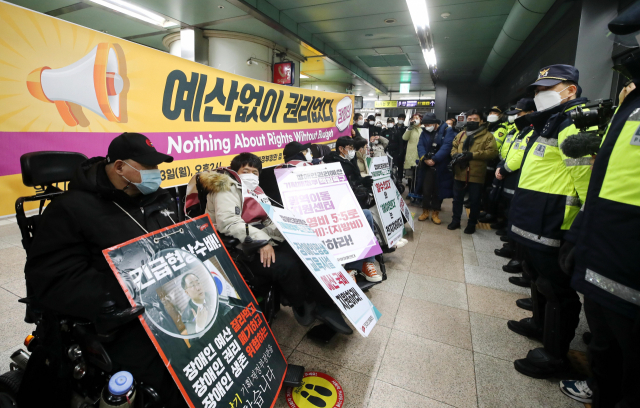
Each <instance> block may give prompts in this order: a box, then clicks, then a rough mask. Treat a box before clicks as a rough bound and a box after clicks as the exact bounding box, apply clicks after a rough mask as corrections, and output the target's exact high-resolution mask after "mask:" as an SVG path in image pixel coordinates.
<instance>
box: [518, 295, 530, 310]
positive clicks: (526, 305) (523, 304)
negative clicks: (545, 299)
mask: <svg viewBox="0 0 640 408" xmlns="http://www.w3.org/2000/svg"><path fill="white" fill-rule="evenodd" d="M516 306H518V307H519V308H520V309H524V310H528V311H530V312H533V299H531V298H524V299H518V300H516Z"/></svg>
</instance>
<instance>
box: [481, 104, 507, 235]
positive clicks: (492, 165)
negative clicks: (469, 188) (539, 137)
mask: <svg viewBox="0 0 640 408" xmlns="http://www.w3.org/2000/svg"><path fill="white" fill-rule="evenodd" d="M487 123H488V129H489V132H491V133H492V134H493V137H494V138H495V139H496V146H497V147H498V152H500V149H501V148H502V144H503V143H504V140H505V138H506V136H507V133H508V132H509V130H510V127H509V126H507V123H505V116H504V114H503V111H502V109H501V108H500V107H499V106H492V107H491V110H489V113H488V114H487ZM498 160H499V158H498V157H496V158H495V159H494V160H491V161H489V162H488V163H487V175H486V177H485V178H484V181H485V185H484V190H483V193H482V208H483V210H484V211H485V214H484V216H482V217H480V218H479V219H478V222H482V223H493V222H495V221H496V220H497V214H496V211H497V202H496V199H497V194H496V195H492V194H491V191H492V188H493V187H492V184H493V183H492V182H493V180H494V175H493V174H494V173H495V171H496V165H497V164H498ZM496 191H497V190H496ZM492 213H493V214H492Z"/></svg>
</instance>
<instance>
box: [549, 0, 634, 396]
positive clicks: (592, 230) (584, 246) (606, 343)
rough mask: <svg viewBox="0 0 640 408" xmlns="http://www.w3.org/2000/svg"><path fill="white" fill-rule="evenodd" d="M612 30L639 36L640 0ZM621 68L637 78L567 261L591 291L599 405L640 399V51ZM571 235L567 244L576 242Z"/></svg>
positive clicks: (624, 97)
mask: <svg viewBox="0 0 640 408" xmlns="http://www.w3.org/2000/svg"><path fill="white" fill-rule="evenodd" d="M609 30H611V32H612V33H614V34H617V35H628V34H632V35H631V36H627V37H631V38H636V37H635V36H636V35H637V34H639V33H640V3H636V4H634V5H632V6H631V7H630V8H629V9H628V10H627V11H625V12H623V13H622V14H620V15H619V16H618V17H616V18H615V19H614V20H612V21H611V22H610V23H609ZM636 46H637V45H636ZM617 68H618V70H619V71H620V72H621V73H622V74H624V75H625V76H627V77H628V78H629V79H631V80H632V82H631V83H630V84H629V85H628V86H627V87H626V88H625V89H623V90H622V92H621V93H620V101H619V107H618V109H617V112H616V114H615V116H614V117H613V120H612V122H611V124H610V125H609V129H608V131H607V134H606V135H605V137H604V141H603V142H602V145H601V146H600V150H599V152H598V155H597V157H596V160H595V163H594V164H593V175H592V176H591V183H590V184H589V192H588V194H587V200H586V202H585V204H584V207H583V209H582V210H583V211H581V212H580V215H579V216H578V218H577V219H576V222H575V223H574V224H575V225H574V226H572V228H571V234H569V236H568V237H567V240H568V241H570V242H575V243H576V245H575V268H571V265H570V264H571V262H565V263H564V265H565V267H567V266H568V267H569V268H568V271H569V272H570V271H571V270H573V276H572V279H571V285H572V286H573V287H574V288H575V289H577V290H578V291H579V292H581V293H583V294H584V311H585V315H586V317H587V321H588V322H589V329H590V330H591V333H592V335H593V337H592V340H591V342H590V343H589V356H590V362H591V371H592V372H593V380H594V381H593V382H592V383H591V384H589V385H590V388H591V391H593V397H592V398H593V406H594V407H595V408H599V407H614V406H615V407H618V408H627V407H640V394H639V393H638V385H639V384H640V272H639V265H640V251H638V249H639V248H640V232H639V231H640V183H639V182H638V163H640V137H639V136H638V129H640V115H639V114H638V112H639V111H640V51H635V52H634V53H632V54H631V55H630V56H628V57H626V58H625V59H623V60H622V64H621V66H619V67H617ZM585 161H586V160H585ZM570 242H568V243H567V244H565V246H563V251H562V252H565V251H567V252H568V250H570V249H571V246H572V244H571V243H570ZM570 259H571V257H569V260H570ZM561 260H562V258H561ZM562 383H572V384H562ZM562 383H561V387H562V386H564V387H567V386H573V387H569V388H568V389H569V390H571V389H575V387H576V386H577V388H579V390H576V391H582V393H584V384H576V383H580V382H576V381H573V382H569V381H563V382H562ZM563 392H565V389H563ZM565 394H567V395H570V394H569V393H567V392H565ZM570 396H571V395H570ZM572 398H573V397H572Z"/></svg>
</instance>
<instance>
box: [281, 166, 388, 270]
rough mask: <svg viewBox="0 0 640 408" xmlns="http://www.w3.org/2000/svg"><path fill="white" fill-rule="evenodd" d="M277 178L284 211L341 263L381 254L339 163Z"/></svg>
mask: <svg viewBox="0 0 640 408" xmlns="http://www.w3.org/2000/svg"><path fill="white" fill-rule="evenodd" d="M275 174H276V179H277V180H278V188H279V189H280V195H281V196H282V204H283V205H284V207H285V208H286V209H288V210H291V211H292V212H293V213H295V214H297V215H299V216H300V217H301V218H303V219H304V220H305V221H306V222H307V224H308V225H309V227H311V229H313V231H314V232H315V233H316V235H317V236H318V238H320V240H321V241H322V243H323V244H325V245H326V246H327V248H328V249H329V251H330V252H331V255H333V256H334V257H335V258H336V259H337V260H338V262H339V263H341V264H343V265H344V264H346V263H349V262H353V261H357V260H359V259H363V258H367V257H370V256H374V255H378V254H380V253H382V249H380V245H379V244H378V240H377V239H376V237H375V235H373V231H372V230H371V227H370V226H369V224H368V223H367V219H366V218H365V216H364V213H363V212H362V209H361V208H360V204H358V200H356V197H355V195H354V194H353V191H352V190H351V186H350V185H349V181H348V180H347V176H345V174H344V171H343V170H342V166H341V165H340V163H329V164H321V165H316V166H305V167H295V168H287V169H276V170H275Z"/></svg>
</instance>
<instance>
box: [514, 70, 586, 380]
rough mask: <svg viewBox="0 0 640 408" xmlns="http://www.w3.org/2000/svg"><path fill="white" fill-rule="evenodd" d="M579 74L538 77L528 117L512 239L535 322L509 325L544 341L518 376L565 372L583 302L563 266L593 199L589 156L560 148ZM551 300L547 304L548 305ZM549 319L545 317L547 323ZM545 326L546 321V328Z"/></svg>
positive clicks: (571, 129)
mask: <svg viewBox="0 0 640 408" xmlns="http://www.w3.org/2000/svg"><path fill="white" fill-rule="evenodd" d="M578 78H579V74H578V70H577V69H576V68H575V67H573V66H570V65H551V66H548V67H544V68H542V69H541V70H540V71H539V74H538V78H537V80H536V81H535V82H534V83H533V84H531V86H530V87H531V88H533V89H534V90H535V95H536V96H535V98H534V102H535V105H536V108H537V112H534V113H531V114H529V115H527V116H526V118H527V119H528V121H529V123H531V124H532V125H533V127H534V130H535V134H534V135H533V137H532V138H531V140H530V142H529V144H528V146H527V148H526V150H525V153H524V159H523V160H524V162H523V164H522V169H521V171H520V179H519V181H518V189H517V190H516V191H515V194H514V197H513V199H512V202H511V205H512V207H513V208H516V209H517V210H514V211H512V212H511V213H510V214H509V215H510V216H511V219H510V220H509V221H510V223H511V225H510V227H509V231H508V234H509V238H511V239H512V240H514V241H515V242H517V243H518V244H521V245H523V246H524V247H525V248H526V249H525V251H526V256H525V269H527V267H528V269H529V270H530V272H531V277H532V278H533V285H532V291H536V290H537V296H533V300H534V301H533V303H534V304H533V314H534V317H533V318H527V319H523V320H521V321H519V322H518V321H513V320H512V321H509V322H508V327H509V329H511V330H512V331H514V332H516V333H518V334H521V335H524V336H528V337H532V338H536V339H538V340H541V341H543V344H544V348H537V349H534V350H531V351H529V353H528V355H527V358H524V359H521V360H516V361H515V363H514V366H515V368H516V370H518V371H519V372H520V373H522V374H525V375H528V376H530V377H534V378H549V377H554V376H558V375H559V374H561V373H564V372H565V371H566V370H567V369H568V367H569V364H568V359H567V352H568V351H569V345H570V343H571V340H572V339H573V337H574V335H575V329H576V327H577V326H578V322H579V320H580V318H579V315H580V309H581V306H582V305H581V303H580V299H579V297H578V294H577V293H576V291H575V290H574V289H572V288H571V286H570V279H569V277H568V276H567V275H566V274H564V273H563V272H562V270H561V269H560V264H559V262H558V255H559V250H560V246H561V245H562V242H563V240H564V236H565V234H566V233H567V231H568V230H569V228H570V227H571V224H572V223H573V220H574V219H575V217H576V216H577V215H578V213H579V212H580V207H581V206H582V204H583V203H584V200H585V198H586V197H587V187H588V185H589V179H590V177H591V169H590V165H591V163H590V162H591V160H590V159H591V157H590V156H588V157H583V158H578V159H573V158H570V157H567V156H566V155H565V154H564V153H563V152H562V151H561V150H560V148H559V146H560V145H561V144H562V143H563V142H564V140H565V139H566V138H567V137H568V136H571V135H574V134H576V133H578V129H577V128H576V126H575V125H574V124H573V121H572V120H571V118H570V116H569V113H568V111H569V110H571V109H573V108H575V107H576V106H579V105H584V103H585V102H586V101H587V100H586V98H579V94H580V88H579V87H578ZM545 301H546V305H545ZM542 315H544V318H542ZM541 322H544V323H541Z"/></svg>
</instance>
